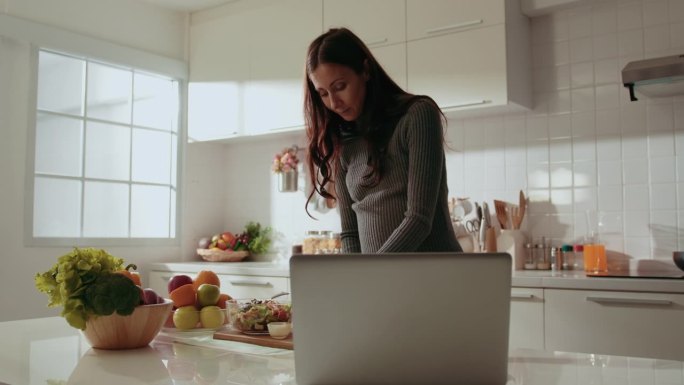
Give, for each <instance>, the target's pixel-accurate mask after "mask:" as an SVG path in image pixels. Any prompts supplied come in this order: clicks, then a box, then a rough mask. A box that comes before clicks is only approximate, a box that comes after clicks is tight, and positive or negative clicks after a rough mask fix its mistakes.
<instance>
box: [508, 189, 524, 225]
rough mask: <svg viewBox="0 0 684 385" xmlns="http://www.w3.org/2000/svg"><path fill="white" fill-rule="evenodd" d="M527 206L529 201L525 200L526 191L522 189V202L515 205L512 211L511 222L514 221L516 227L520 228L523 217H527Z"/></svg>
mask: <svg viewBox="0 0 684 385" xmlns="http://www.w3.org/2000/svg"><path fill="white" fill-rule="evenodd" d="M526 207H527V201H526V200H525V193H523V191H522V190H520V203H519V205H518V207H514V208H513V209H512V212H511V222H512V223H513V228H514V229H516V230H517V229H519V228H520V225H521V224H522V221H523V218H524V217H525V210H526Z"/></svg>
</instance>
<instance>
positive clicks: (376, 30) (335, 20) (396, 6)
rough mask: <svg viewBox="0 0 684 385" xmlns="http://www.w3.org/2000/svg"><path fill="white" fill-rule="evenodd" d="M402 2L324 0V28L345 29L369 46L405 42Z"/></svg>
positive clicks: (393, 0) (403, 6)
mask: <svg viewBox="0 0 684 385" xmlns="http://www.w3.org/2000/svg"><path fill="white" fill-rule="evenodd" d="M405 25H406V7H405V4H404V2H403V1H396V0H364V1H340V0H324V1H323V27H324V28H323V29H324V30H325V31H327V30H328V29H329V28H333V27H347V28H349V29H350V30H351V31H352V32H354V34H356V35H357V36H359V38H360V39H361V40H363V42H364V43H366V45H368V46H369V47H371V48H372V47H376V46H381V45H390V44H396V43H403V42H405V41H406V28H405Z"/></svg>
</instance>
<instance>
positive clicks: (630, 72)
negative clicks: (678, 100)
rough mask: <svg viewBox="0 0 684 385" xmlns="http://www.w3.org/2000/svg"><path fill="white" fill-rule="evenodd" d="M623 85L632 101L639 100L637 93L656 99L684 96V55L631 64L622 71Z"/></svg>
mask: <svg viewBox="0 0 684 385" xmlns="http://www.w3.org/2000/svg"><path fill="white" fill-rule="evenodd" d="M622 84H624V86H625V87H627V88H628V89H629V98H630V100H631V101H635V100H638V99H637V98H636V95H635V91H638V92H639V93H641V94H644V95H646V96H656V97H663V96H674V95H684V54H682V55H674V56H666V57H659V58H655V59H646V60H638V61H633V62H629V63H627V65H626V66H625V68H623V69H622Z"/></svg>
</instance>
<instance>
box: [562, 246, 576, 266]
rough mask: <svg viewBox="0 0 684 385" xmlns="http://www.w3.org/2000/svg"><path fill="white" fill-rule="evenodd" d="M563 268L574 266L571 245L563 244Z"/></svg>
mask: <svg viewBox="0 0 684 385" xmlns="http://www.w3.org/2000/svg"><path fill="white" fill-rule="evenodd" d="M562 250H563V265H562V269H563V270H573V269H574V268H575V252H574V251H573V249H572V245H567V244H566V245H563V248H562Z"/></svg>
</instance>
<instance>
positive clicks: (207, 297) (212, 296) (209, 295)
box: [197, 283, 221, 306]
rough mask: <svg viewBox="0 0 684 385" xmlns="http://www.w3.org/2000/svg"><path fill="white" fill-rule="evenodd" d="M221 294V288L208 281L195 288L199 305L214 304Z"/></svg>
mask: <svg viewBox="0 0 684 385" xmlns="http://www.w3.org/2000/svg"><path fill="white" fill-rule="evenodd" d="M220 296H221V289H220V288H219V287H218V286H216V285H212V284H210V283H203V284H201V285H199V287H198V288H197V302H199V304H200V306H210V305H216V303H217V302H218V300H219V297H220Z"/></svg>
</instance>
